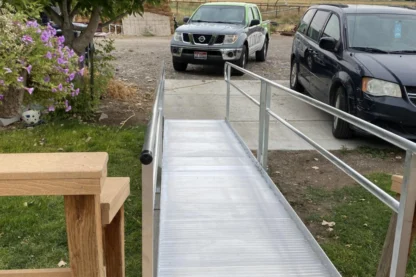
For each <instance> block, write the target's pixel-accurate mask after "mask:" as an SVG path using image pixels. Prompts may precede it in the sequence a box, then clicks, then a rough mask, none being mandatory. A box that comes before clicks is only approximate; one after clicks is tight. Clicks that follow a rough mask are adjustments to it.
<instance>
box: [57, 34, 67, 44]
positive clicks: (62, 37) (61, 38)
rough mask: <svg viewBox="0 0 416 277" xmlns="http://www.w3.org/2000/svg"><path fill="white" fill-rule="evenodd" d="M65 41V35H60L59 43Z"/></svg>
mask: <svg viewBox="0 0 416 277" xmlns="http://www.w3.org/2000/svg"><path fill="white" fill-rule="evenodd" d="M64 42H65V37H64V36H60V37H58V44H59V45H62V44H64Z"/></svg>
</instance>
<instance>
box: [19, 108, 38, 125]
mask: <svg viewBox="0 0 416 277" xmlns="http://www.w3.org/2000/svg"><path fill="white" fill-rule="evenodd" d="M22 119H23V120H24V121H25V122H26V124H27V125H35V124H37V123H39V119H40V111H35V110H29V111H25V112H24V113H23V114H22Z"/></svg>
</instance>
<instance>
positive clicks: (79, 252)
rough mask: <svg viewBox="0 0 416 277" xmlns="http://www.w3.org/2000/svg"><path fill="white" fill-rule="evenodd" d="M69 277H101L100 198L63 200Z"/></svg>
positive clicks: (89, 197)
mask: <svg viewBox="0 0 416 277" xmlns="http://www.w3.org/2000/svg"><path fill="white" fill-rule="evenodd" d="M64 199H65V214H66V226H67V235H68V248H69V256H70V264H71V269H72V277H104V276H105V269H104V264H103V259H104V257H103V255H104V254H103V241H102V224H101V207H100V196H99V195H91V196H65V197H64Z"/></svg>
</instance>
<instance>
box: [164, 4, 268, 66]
mask: <svg viewBox="0 0 416 277" xmlns="http://www.w3.org/2000/svg"><path fill="white" fill-rule="evenodd" d="M184 22H185V24H184V25H182V26H180V27H179V28H177V29H176V31H175V34H174V36H173V38H172V41H171V53H172V59H173V67H174V69H175V70H176V71H185V70H186V68H187V66H188V64H214V65H215V64H218V65H222V64H224V63H225V62H227V61H230V62H233V63H235V64H236V65H238V66H240V67H242V68H245V66H246V64H247V62H248V57H249V55H254V54H255V55H256V60H257V61H265V60H266V56H267V49H268V47H269V38H270V22H269V21H262V16H261V13H260V11H259V9H258V7H257V6H256V5H254V4H248V3H234V2H224V3H219V2H216V3H207V4H203V5H201V6H200V7H199V8H198V9H197V10H196V11H195V12H194V14H193V15H192V16H191V17H190V18H188V17H185V18H184ZM235 73H236V74H239V73H240V72H235ZM240 74H241V73H240Z"/></svg>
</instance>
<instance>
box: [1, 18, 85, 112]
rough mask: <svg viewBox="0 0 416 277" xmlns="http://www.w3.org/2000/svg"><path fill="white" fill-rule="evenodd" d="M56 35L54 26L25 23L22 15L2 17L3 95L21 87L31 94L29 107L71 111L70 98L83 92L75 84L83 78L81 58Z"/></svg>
mask: <svg viewBox="0 0 416 277" xmlns="http://www.w3.org/2000/svg"><path fill="white" fill-rule="evenodd" d="M55 34H56V31H55V29H53V28H52V27H50V26H47V27H41V26H39V25H38V23H37V22H36V21H27V22H24V21H23V20H22V16H21V15H20V14H11V13H10V12H3V13H2V14H1V15H0V41H1V43H0V95H1V94H2V92H4V91H6V90H8V89H9V87H14V88H20V89H24V90H25V91H26V92H27V93H25V97H24V102H25V103H26V104H28V105H31V104H37V105H42V106H46V107H49V110H50V111H54V110H55V108H58V109H59V108H60V109H64V110H66V111H69V110H70V109H71V108H70V106H68V102H67V101H66V97H67V96H75V95H76V94H78V92H79V89H76V88H75V86H74V84H73V80H74V79H75V77H76V76H77V75H79V71H78V56H77V55H76V54H75V52H74V51H73V50H71V49H69V48H68V47H64V45H63V43H64V38H63V37H60V38H57V37H55V36H54V35H55ZM81 71H82V70H81ZM0 100H1V99H0Z"/></svg>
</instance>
